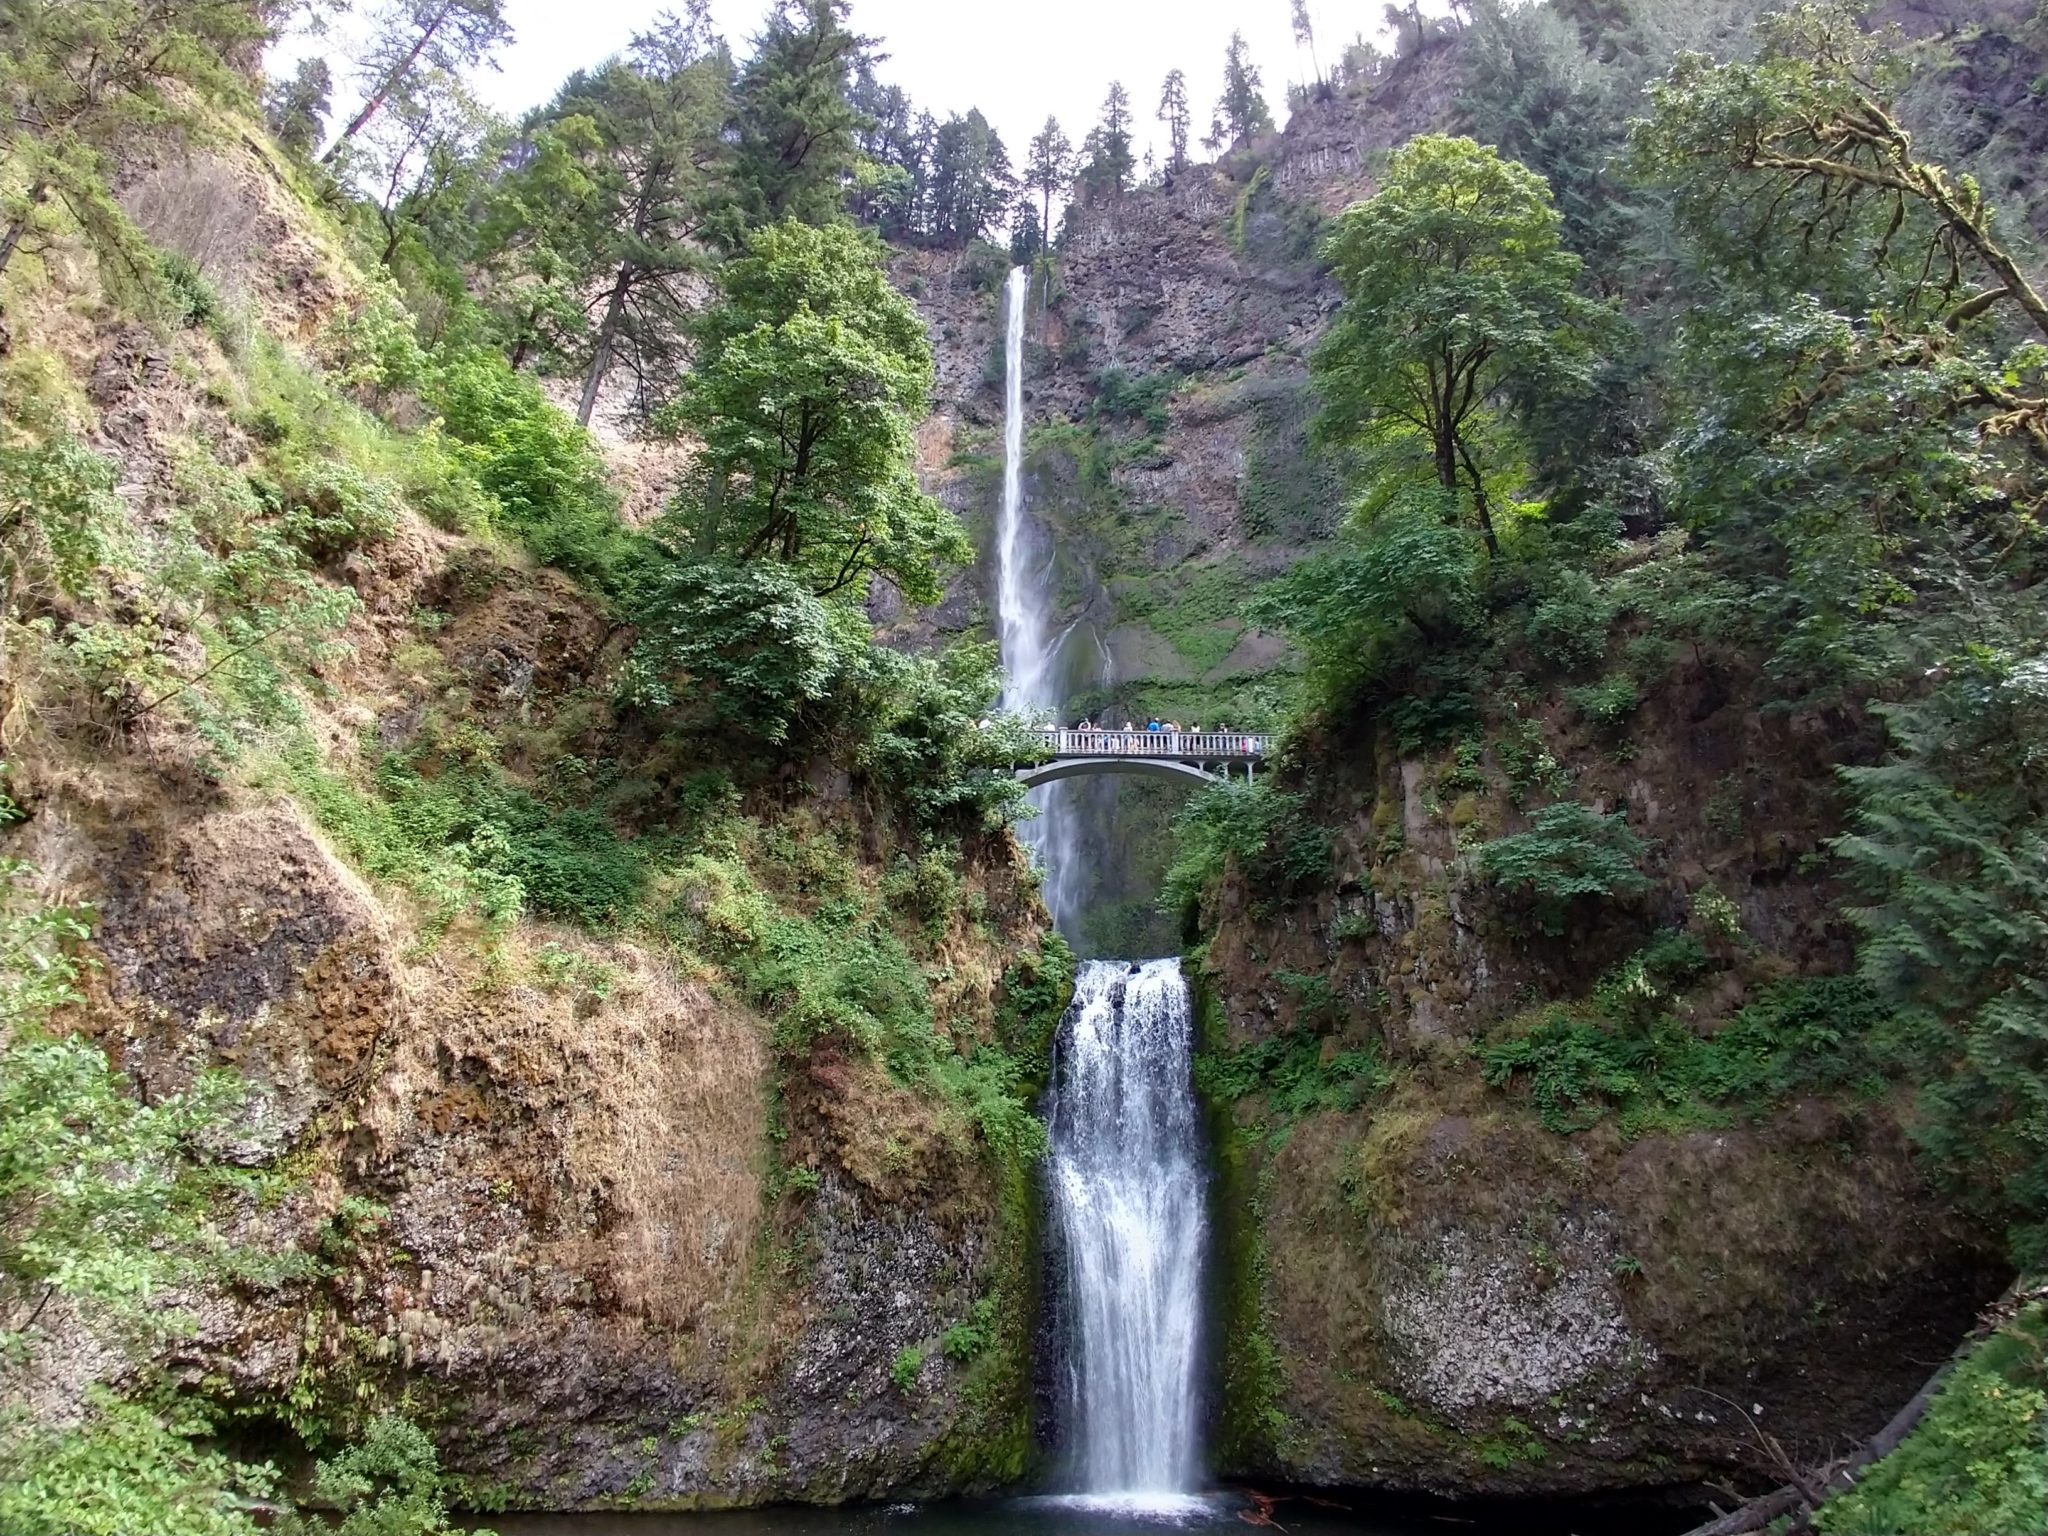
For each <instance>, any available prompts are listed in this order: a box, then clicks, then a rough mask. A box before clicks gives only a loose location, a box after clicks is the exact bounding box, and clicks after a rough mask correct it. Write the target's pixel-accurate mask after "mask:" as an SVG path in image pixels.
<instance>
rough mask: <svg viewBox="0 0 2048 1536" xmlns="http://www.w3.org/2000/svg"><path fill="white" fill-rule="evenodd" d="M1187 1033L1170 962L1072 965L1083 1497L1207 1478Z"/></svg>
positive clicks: (1066, 1253)
mask: <svg viewBox="0 0 2048 1536" xmlns="http://www.w3.org/2000/svg"><path fill="white" fill-rule="evenodd" d="M1191 1035H1192V1025H1191V1018H1190V1010H1189V1007H1188V993H1187V986H1186V983H1185V982H1184V981H1183V980H1182V979H1181V973H1180V962H1179V961H1178V960H1148V961H1146V962H1145V963H1144V964H1142V965H1131V964H1127V963H1125V962H1123V961H1104V960H1093V961H1089V962H1088V963H1087V964H1086V965H1084V966H1082V967H1081V971H1080V974H1079V975H1078V976H1077V977H1076V978H1075V985H1074V1001H1073V1005H1072V1007H1071V1008H1070V1009H1069V1011H1068V1013H1067V1017H1066V1020H1065V1023H1064V1025H1063V1027H1062V1030H1061V1036H1062V1039H1061V1051H1060V1056H1059V1061H1058V1064H1057V1066H1056V1068H1055V1070H1054V1078H1053V1093H1052V1103H1051V1111H1050V1115H1049V1120H1050V1124H1049V1126H1048V1129H1049V1131H1050V1132H1051V1137H1052V1151H1051V1160H1050V1182H1051V1186H1052V1204H1053V1219H1054V1223H1055V1226H1056V1230H1057V1234H1058V1241H1059V1247H1060V1251H1061V1254H1062V1256H1063V1258H1064V1261H1065V1266H1066V1275H1065V1281H1066V1284H1065V1288H1064V1311H1065V1313H1066V1316H1067V1318H1068V1328H1069V1337H1068V1339H1067V1361H1066V1366H1067V1370H1066V1377H1067V1379H1066V1383H1065V1387H1066V1403H1065V1408H1066V1413H1067V1420H1068V1424H1067V1428H1068V1432H1069V1436H1070V1439H1071V1441H1072V1444H1073V1449H1074V1451H1075V1453H1076V1460H1077V1464H1078V1465H1077V1470H1078V1472H1079V1474H1080V1480H1081V1484H1082V1492H1083V1493H1084V1494H1086V1495H1090V1496H1095V1497H1102V1496H1105V1495H1109V1496H1116V1497H1117V1498H1118V1499H1119V1500H1120V1501H1126V1502H1128V1501H1136V1502H1141V1503H1151V1504H1157V1503H1161V1502H1164V1503H1167V1504H1172V1503H1175V1502H1178V1500H1177V1499H1176V1496H1179V1497H1180V1498H1185V1497H1186V1496H1187V1495H1188V1494H1189V1493H1190V1492H1191V1491H1192V1490H1193V1489H1194V1488H1195V1487H1196V1485H1197V1483H1198V1481H1199V1478H1200V1473H1201V1467H1200V1461H1199V1455H1200V1447H1199V1443H1198V1436H1197V1406H1198V1393H1197V1391H1196V1384H1197V1380H1198V1376H1199V1371H1200V1360H1199V1350H1200V1346H1201V1307H1202V1258H1203V1250H1204V1247H1205V1245H1206V1239H1207V1236H1208V1212H1207V1190H1206V1176H1205V1172H1204V1163H1203V1153H1202V1137H1201V1130H1200V1124H1199V1121H1198V1118H1197V1116H1196V1112H1195V1102H1194V1094H1193V1092H1192V1089H1191V1086H1190V1079H1191V1069H1192V1064H1193V1063H1192V1057H1191V1052H1192V1049H1193V1045H1192V1040H1191Z"/></svg>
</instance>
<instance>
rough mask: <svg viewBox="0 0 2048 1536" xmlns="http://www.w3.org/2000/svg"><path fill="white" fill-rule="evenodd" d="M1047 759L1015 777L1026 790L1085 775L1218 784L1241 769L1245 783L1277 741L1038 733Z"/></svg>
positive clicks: (1207, 735) (1223, 734)
mask: <svg viewBox="0 0 2048 1536" xmlns="http://www.w3.org/2000/svg"><path fill="white" fill-rule="evenodd" d="M1038 736H1039V740H1040V741H1042V742H1043V743H1044V745H1045V750H1046V753H1047V754H1048V755H1047V758H1046V760H1045V761H1044V762H1042V763H1038V764H1036V765H1035V766H1033V767H1030V768H1019V769H1018V770H1017V777H1018V779H1019V780H1020V781H1022V783H1023V784H1024V787H1025V788H1026V789H1035V788H1037V787H1038V786H1039V785H1040V784H1051V783H1053V782H1054V781H1055V780H1058V779H1072V778H1079V777H1080V776H1081V775H1082V774H1084V773H1135V774H1145V775H1148V776H1150V777H1152V778H1157V779H1187V780H1192V781H1193V782H1195V783H1197V784H1220V783H1222V782H1223V781H1224V780H1225V779H1228V778H1229V777H1231V771H1232V770H1233V769H1235V768H1237V767H1239V766H1242V767H1243V769H1244V777H1245V781H1246V782H1247V783H1249V782H1251V778H1252V774H1253V772H1254V770H1255V769H1256V768H1257V766H1258V764H1259V763H1260V762H1261V761H1263V760H1264V758H1265V756H1266V754H1267V752H1268V751H1270V750H1271V748H1272V743H1273V738H1272V737H1270V736H1260V735H1255V734H1253V733H1251V732H1246V731H1040V732H1039V733H1038Z"/></svg>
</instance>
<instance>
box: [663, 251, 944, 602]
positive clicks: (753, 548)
mask: <svg viewBox="0 0 2048 1536" xmlns="http://www.w3.org/2000/svg"><path fill="white" fill-rule="evenodd" d="M718 286H719V292H718V299H717V301H716V302H715V303H713V304H712V305H711V306H710V307H708V308H707V309H706V310H705V311H704V313H703V315H702V316H701V317H700V318H699V319H698V321H697V323H696V325H695V327H694V334H695V337H696V342H697V348H698V351H697V359H698V361H697V367H696V370H695V372H693V373H692V374H691V376H690V377H689V379H688V380H687V381H686V382H685V384H684V388H683V396H682V400H681V402H680V404H679V406H678V409H677V411H676V413H675V419H676V421H677V422H678V423H679V424H680V425H682V426H685V427H687V428H688V429H689V430H690V431H692V432H693V433H695V434H696V435H697V436H698V437H699V438H700V439H701V440H702V442H703V453H702V456H701V458H700V459H699V461H698V469H697V476H696V479H695V482H694V485H693V490H694V492H695V498H696V505H694V506H691V507H689V508H687V510H684V509H680V508H679V509H678V511H677V513H676V514H675V515H676V517H677V518H678V519H680V520H684V521H687V522H688V523H689V524H690V526H689V527H688V529H687V535H686V536H687V539H688V542H689V544H690V546H691V547H692V548H693V549H694V550H695V552H696V553H698V554H699V555H701V556H705V557H716V558H723V559H727V560H731V561H734V562H736V563H739V564H747V563H750V562H754V561H759V560H767V561H774V562H776V563H777V564H780V565H782V566H783V567H785V568H786V569H787V570H788V572H789V573H790V574H791V576H792V577H794V578H795V579H797V580H799V581H801V582H802V583H803V585H804V586H805V587H806V588H807V589H808V590H809V591H810V592H811V593H812V594H813V595H815V596H819V597H828V596H832V595H834V594H840V593H846V594H851V595H864V593H865V590H866V585H867V579H868V577H869V575H870V573H873V572H880V573H881V574H883V575H885V576H887V577H888V578H889V580H890V581H892V582H894V583H895V584H896V585H897V586H898V587H899V588H901V589H902V591H903V592H904V594H905V595H906V596H908V597H909V598H911V599H912V600H913V601H919V602H929V601H933V600H935V599H936V598H937V596H938V593H939V568H940V567H941V566H942V565H943V564H945V563H948V562H954V561H959V560H964V559H966V558H967V557H968V556H969V554H970V553H971V551H970V549H969V547H968V544H967V540H966V536H965V535H964V534H963V533H962V531H961V529H960V525H959V523H958V521H957V520H956V519H955V518H954V517H953V515H952V514H951V513H949V512H947V511H946V510H945V509H943V508H942V507H940V506H939V505H938V503H936V502H935V501H933V500H932V499H931V498H930V497H929V496H926V495H925V494H924V493H923V492H922V491H921V490H919V489H918V485H917V477H916V473H915V445H914V442H913V437H912V433H913V430H914V428H915V426H916V424H917V422H918V421H920V420H921V419H922V418H923V416H924V413H925V411H926V408H927V405H928V398H929V393H930V389H931V380H932V356H931V346H930V343H929V342H928V341H927V340H926V339H925V334H924V326H923V323H922V322H921V321H920V320H919V319H918V316H917V311H916V310H915V309H914V308H912V307H911V304H910V302H909V301H908V300H907V299H905V298H904V297H903V296H902V295H901V294H899V293H898V292H896V290H895V289H893V288H891V287H890V286H889V281H888V277H887V274H886V273H885V272H884V271H883V269H882V262H881V255H880V252H879V250H878V249H877V248H876V246H875V244H874V242H873V240H872V237H869V236H866V235H863V234H862V233H861V232H860V231H858V230H856V229H855V228H854V227H853V226H852V225H850V224H845V223H837V224H831V225H828V226H826V227H825V228H823V229H814V228H812V227H810V226H809V225H805V224H800V223H797V222H795V221H794V220H785V221H784V222H782V223H780V224H776V225H772V226H770V227H769V228H767V229H764V230H762V231H760V232H759V233H757V234H756V235H754V236H753V237H752V238H751V239H750V240H749V241H748V242H747V247H746V251H745V254H743V255H741V256H738V257H736V258H735V259H733V260H732V261H731V262H729V263H727V265H726V266H725V267H724V268H723V269H722V270H721V271H720V273H719V282H718ZM671 531H672V532H674V533H677V534H682V532H683V530H681V529H674V530H671Z"/></svg>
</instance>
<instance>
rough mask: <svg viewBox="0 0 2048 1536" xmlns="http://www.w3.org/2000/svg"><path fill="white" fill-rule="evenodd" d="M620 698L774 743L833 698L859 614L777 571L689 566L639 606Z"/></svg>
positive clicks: (667, 577) (860, 637)
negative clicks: (683, 710) (689, 712)
mask: <svg viewBox="0 0 2048 1536" xmlns="http://www.w3.org/2000/svg"><path fill="white" fill-rule="evenodd" d="M637 618H638V622H639V627H640V639H639V643H638V644H637V645H636V646H635V647H634V649H633V655H632V658H631V660H630V661H629V662H628V664H627V667H626V671H625V675H624V677H623V679H622V681H621V691H622V693H623V695H624V697H625V698H626V699H627V701H628V702H630V703H633V704H636V705H638V706H640V707H641V708H646V709H672V708H675V707H677V706H678V705H682V704H686V703H687V704H689V705H693V706H699V707H702V708H703V709H704V711H705V713H706V716H707V718H708V722H709V723H715V724H718V725H721V726H724V727H727V728H732V729H737V730H740V731H742V732H744V733H746V734H747V735H748V736H750V737H752V738H754V739H755V740H757V741H762V742H769V743H774V742H781V741H786V740H787V739H788V738H789V734H790V731H791V729H792V727H793V726H794V725H795V724H796V723H797V721H798V719H799V718H800V717H801V716H803V715H804V713H805V712H806V711H816V709H817V707H818V706H819V705H820V704H822V703H823V702H824V701H825V700H826V699H827V698H829V697H830V696H831V694H832V693H833V691H834V690H835V689H836V688H838V687H839V686H840V685H841V683H842V682H843V681H845V679H846V674H847V671H848V668H849V666H850V665H852V664H853V662H854V660H855V658H856V656H857V655H858V653H859V651H860V650H861V649H863V648H864V646H865V642H866V636H865V634H864V633H862V629H863V627H864V626H863V625H862V622H861V620H860V617H859V615H858V614H855V613H853V612H852V611H850V610H848V609H845V608H843V607H838V606H835V605H832V604H828V603H826V602H825V601H824V600H823V599H821V598H818V597H814V596H813V595H812V594H811V592H810V589H809V588H808V587H807V586H805V584H804V583H803V582H802V581H801V580H800V579H798V578H797V577H796V576H795V575H793V574H791V573H790V572H789V571H787V570H785V569H783V568H782V567H780V566H774V565H759V566H733V565H722V564H708V563H707V564H697V565H687V566H683V567H680V568H678V569H675V570H672V571H669V572H667V573H665V574H664V575H663V576H662V578H661V579H660V581H659V584H658V585H657V586H656V587H655V588H654V589H653V590H652V591H651V592H650V593H648V594H647V595H646V596H645V597H644V598H643V599H642V601H641V602H640V603H639V605H638V608H637Z"/></svg>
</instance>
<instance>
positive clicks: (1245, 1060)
mask: <svg viewBox="0 0 2048 1536" xmlns="http://www.w3.org/2000/svg"><path fill="white" fill-rule="evenodd" d="M1195 1079H1196V1082H1197V1083H1198V1084H1199V1085H1200V1087H1201V1089H1202V1092H1203V1093H1205V1094H1206V1095H1208V1096H1209V1097H1210V1098H1212V1099H1216V1100H1220V1101H1222V1102H1224V1103H1235V1102H1236V1101H1237V1100H1239V1099H1243V1098H1249V1097H1251V1096H1252V1095H1254V1094H1259V1095H1263V1096H1264V1098H1265V1101H1266V1110H1267V1114H1268V1117H1269V1119H1270V1120H1275V1121H1278V1122H1279V1124H1281V1125H1291V1124H1292V1123H1293V1122H1294V1121H1296V1120H1299V1119H1300V1118H1302V1116H1304V1115H1312V1114H1319V1113H1321V1112H1322V1111H1325V1110H1337V1111H1340V1112H1342V1111H1348V1110H1353V1109H1356V1108H1357V1107H1358V1106H1359V1105H1360V1104H1361V1103H1363V1102H1364V1101H1365V1099H1366V1098H1367V1097H1368V1096H1369V1095H1371V1094H1374V1093H1377V1092H1380V1091H1382V1090H1384V1089H1385V1088H1386V1087H1387V1086H1388V1085H1389V1084H1390V1083H1391V1082H1392V1081H1393V1079H1392V1077H1391V1076H1390V1074H1389V1073H1388V1071H1387V1069H1386V1067H1385V1065H1384V1064H1383V1063H1382V1062H1381V1061H1380V1059H1379V1054H1378V1052H1376V1051H1374V1050H1372V1049H1370V1048H1360V1049H1353V1050H1346V1051H1338V1052H1336V1053H1335V1054H1333V1055H1332V1056H1330V1057H1329V1058H1328V1059H1327V1060H1325V1059H1324V1056H1323V1039H1322V1037H1321V1036H1319V1035H1315V1034H1311V1033H1309V1032H1308V1031H1306V1030H1289V1031H1286V1032H1285V1033H1282V1034H1277V1035H1269V1036H1267V1038H1265V1039H1264V1040H1260V1041H1257V1042H1256V1043H1254V1044H1251V1045H1246V1046H1241V1047H1239V1048H1238V1049H1236V1050H1229V1051H1205V1052H1203V1053H1202V1055H1201V1056H1199V1057H1197V1058H1196V1061H1195Z"/></svg>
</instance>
